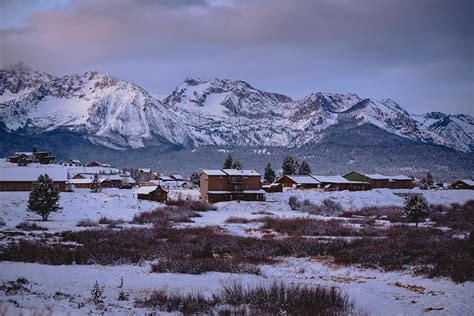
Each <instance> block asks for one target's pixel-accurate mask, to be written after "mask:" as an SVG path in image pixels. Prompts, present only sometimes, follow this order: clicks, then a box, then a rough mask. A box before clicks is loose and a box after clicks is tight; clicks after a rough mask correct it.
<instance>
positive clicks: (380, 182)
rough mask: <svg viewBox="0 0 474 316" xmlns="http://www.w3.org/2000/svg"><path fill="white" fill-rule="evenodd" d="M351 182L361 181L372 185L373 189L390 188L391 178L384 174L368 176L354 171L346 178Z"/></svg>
mask: <svg viewBox="0 0 474 316" xmlns="http://www.w3.org/2000/svg"><path fill="white" fill-rule="evenodd" d="M344 178H346V179H347V180H349V181H361V182H368V183H370V187H371V188H372V189H378V188H390V177H389V176H385V175H383V174H378V173H375V174H367V173H359V172H356V171H352V172H350V173H348V174H346V175H345V176H344Z"/></svg>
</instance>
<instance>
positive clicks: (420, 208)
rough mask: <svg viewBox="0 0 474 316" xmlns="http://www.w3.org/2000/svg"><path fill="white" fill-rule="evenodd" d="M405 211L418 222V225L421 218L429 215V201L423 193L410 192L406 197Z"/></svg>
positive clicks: (411, 218) (412, 219)
mask: <svg viewBox="0 0 474 316" xmlns="http://www.w3.org/2000/svg"><path fill="white" fill-rule="evenodd" d="M403 211H404V213H405V214H406V215H407V216H408V218H409V219H410V220H411V221H413V222H415V223H416V227H418V223H419V222H420V220H422V219H424V218H426V217H427V216H428V215H429V208H428V201H426V199H425V197H424V196H423V195H422V194H419V193H413V194H410V195H409V196H408V197H407V198H406V199H405V206H404V207H403Z"/></svg>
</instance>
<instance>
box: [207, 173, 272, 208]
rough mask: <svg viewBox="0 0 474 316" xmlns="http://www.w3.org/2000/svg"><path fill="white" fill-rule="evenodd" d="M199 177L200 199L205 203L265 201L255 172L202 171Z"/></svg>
mask: <svg viewBox="0 0 474 316" xmlns="http://www.w3.org/2000/svg"><path fill="white" fill-rule="evenodd" d="M199 177H200V192H201V199H203V200H204V201H206V202H209V203H216V202H222V201H265V191H263V190H261V189H260V174H259V173H258V172H256V171H255V170H237V169H222V170H218V169H214V170H202V171H201V174H200V176H199Z"/></svg>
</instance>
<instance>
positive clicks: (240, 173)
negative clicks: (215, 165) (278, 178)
mask: <svg viewBox="0 0 474 316" xmlns="http://www.w3.org/2000/svg"><path fill="white" fill-rule="evenodd" d="M222 171H223V172H225V173H226V174H228V175H229V176H260V173H258V172H257V171H255V170H238V169H222Z"/></svg>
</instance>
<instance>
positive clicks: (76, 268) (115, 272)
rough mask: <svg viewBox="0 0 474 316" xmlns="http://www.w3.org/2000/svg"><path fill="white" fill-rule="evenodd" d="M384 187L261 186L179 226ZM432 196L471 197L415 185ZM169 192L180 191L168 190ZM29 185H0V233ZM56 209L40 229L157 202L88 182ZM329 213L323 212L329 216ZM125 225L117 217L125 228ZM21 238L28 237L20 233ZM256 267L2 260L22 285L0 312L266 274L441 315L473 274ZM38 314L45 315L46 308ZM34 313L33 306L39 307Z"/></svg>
mask: <svg viewBox="0 0 474 316" xmlns="http://www.w3.org/2000/svg"><path fill="white" fill-rule="evenodd" d="M394 193H397V194H399V193H406V191H398V192H396V191H395V192H394V191H392V190H373V191H366V192H332V193H316V192H310V191H295V192H285V193H273V194H268V196H267V200H268V201H267V202H264V203H259V202H241V203H237V202H225V203H218V204H216V206H217V207H218V209H217V210H216V211H209V212H204V213H201V215H202V217H198V218H194V219H193V221H194V222H193V223H185V224H181V225H185V226H220V227H222V228H223V229H225V230H226V231H227V232H228V233H231V234H237V235H242V236H249V235H253V236H255V235H258V234H256V233H255V231H256V230H255V229H253V228H255V225H256V224H255V223H248V224H228V223H225V221H226V220H227V219H228V218H229V217H235V216H238V217H243V218H247V219H254V218H257V217H261V216H262V214H264V213H265V214H273V215H272V216H276V217H295V216H298V217H301V216H308V215H307V214H303V213H300V212H295V211H292V210H291V209H290V207H289V205H288V203H287V201H288V198H289V196H291V195H297V196H298V197H299V198H300V199H309V200H310V201H312V202H314V203H316V204H320V203H321V202H322V201H323V200H324V199H327V198H330V199H333V200H335V201H337V202H339V203H340V204H341V205H342V206H343V208H344V209H346V210H356V209H359V208H362V207H365V206H374V205H375V206H390V205H395V206H401V205H402V204H403V197H401V196H400V195H397V194H394ZM422 193H423V194H424V195H425V197H426V198H427V199H428V201H429V202H430V203H434V204H450V203H454V202H457V203H463V202H465V201H467V200H470V199H474V192H473V191H462V190H449V191H423V192H422ZM170 194H171V195H172V196H177V195H178V194H179V192H171V193H170ZM181 196H182V197H183V198H187V197H189V198H196V197H197V196H198V193H197V192H196V191H181ZM27 199H28V193H27V192H1V193H0V219H2V220H3V221H4V222H5V225H4V226H3V227H0V236H1V242H2V243H5V242H7V241H6V239H7V238H5V237H6V234H7V233H11V232H15V231H16V228H15V226H16V225H18V224H19V223H20V222H23V221H24V220H29V221H33V220H36V219H37V217H36V216H35V215H34V214H31V213H27V212H26V205H27ZM61 206H62V207H63V209H62V210H61V212H60V213H56V214H52V215H51V217H50V221H48V222H45V223H43V222H38V224H39V225H41V226H43V227H47V228H48V233H55V232H60V231H65V230H82V229H86V228H84V227H77V226H76V225H77V223H78V221H80V220H84V219H90V220H93V221H98V220H99V219H100V218H101V217H104V216H105V217H107V218H109V219H120V220H123V221H125V222H128V221H130V220H131V219H132V218H133V216H134V215H135V214H138V213H140V212H143V211H150V210H153V209H155V208H156V207H159V206H160V204H158V203H154V202H148V201H138V200H137V199H136V198H134V197H133V190H118V189H108V190H104V191H103V192H102V193H97V194H91V193H89V191H88V190H77V191H76V192H71V193H61ZM329 218H331V217H329ZM128 225H131V224H127V223H125V224H124V227H127V226H128ZM26 238H28V236H26ZM261 272H262V273H261V275H258V276H257V275H249V274H231V273H218V272H208V273H204V274H200V275H188V274H178V273H150V263H149V262H143V263H142V264H140V265H136V266H135V265H117V266H99V265H63V266H50V265H43V264H36V263H17V262H0V283H2V284H4V283H6V282H9V281H15V280H17V279H18V278H20V277H23V278H26V279H27V280H28V281H29V284H28V287H29V290H30V291H28V292H27V293H16V294H7V293H5V292H4V291H0V314H9V315H16V314H19V313H20V312H22V313H23V314H24V315H28V314H34V313H35V312H38V311H40V312H45V311H46V310H50V311H51V312H52V313H53V314H65V313H71V314H73V315H75V314H79V315H82V314H86V313H88V312H93V313H95V312H97V311H96V309H95V306H94V305H92V304H90V303H88V298H89V297H90V291H91V289H92V287H93V285H94V283H95V281H98V282H99V283H100V284H103V285H104V286H105V296H106V299H105V304H106V306H107V313H113V314H117V313H119V314H131V313H135V314H144V313H145V312H146V310H139V309H135V308H134V305H133V298H137V297H143V296H145V295H146V294H147V293H150V292H151V291H152V290H155V289H167V290H169V291H179V292H182V293H188V292H194V293H202V294H203V295H205V296H211V295H212V293H215V292H216V291H218V290H219V289H220V288H221V287H222V284H225V283H226V282H231V281H233V280H239V281H241V282H242V283H244V284H259V283H263V282H268V281H274V280H279V281H284V282H287V283H299V284H302V283H303V284H311V285H315V284H320V285H324V286H329V287H337V288H340V289H341V290H343V291H345V292H346V293H347V294H349V295H350V297H351V298H352V299H353V300H354V301H355V303H356V306H357V308H358V309H360V310H361V311H364V312H367V313H369V314H373V315H406V314H411V315H419V314H424V313H427V314H430V315H437V314H444V315H446V314H449V315H472V313H473V311H474V283H473V282H465V283H462V284H456V283H454V282H453V281H451V280H450V279H447V278H436V279H429V278H425V277H421V276H414V275H412V274H411V273H410V272H409V271H402V272H400V271H399V272H383V271H380V270H375V269H359V268H355V267H346V266H335V265H333V264H331V263H329V262H327V261H326V260H324V259H322V258H319V259H318V258H298V259H296V258H285V259H283V260H282V261H281V262H280V263H277V264H274V265H263V266H261ZM122 277H123V279H124V285H125V288H126V289H127V291H128V292H129V293H130V296H131V298H132V299H130V300H129V301H123V302H122V301H117V293H118V290H117V287H118V285H119V284H120V279H121V278H122ZM45 314H47V313H46V312H45ZM37 315H38V313H37Z"/></svg>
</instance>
